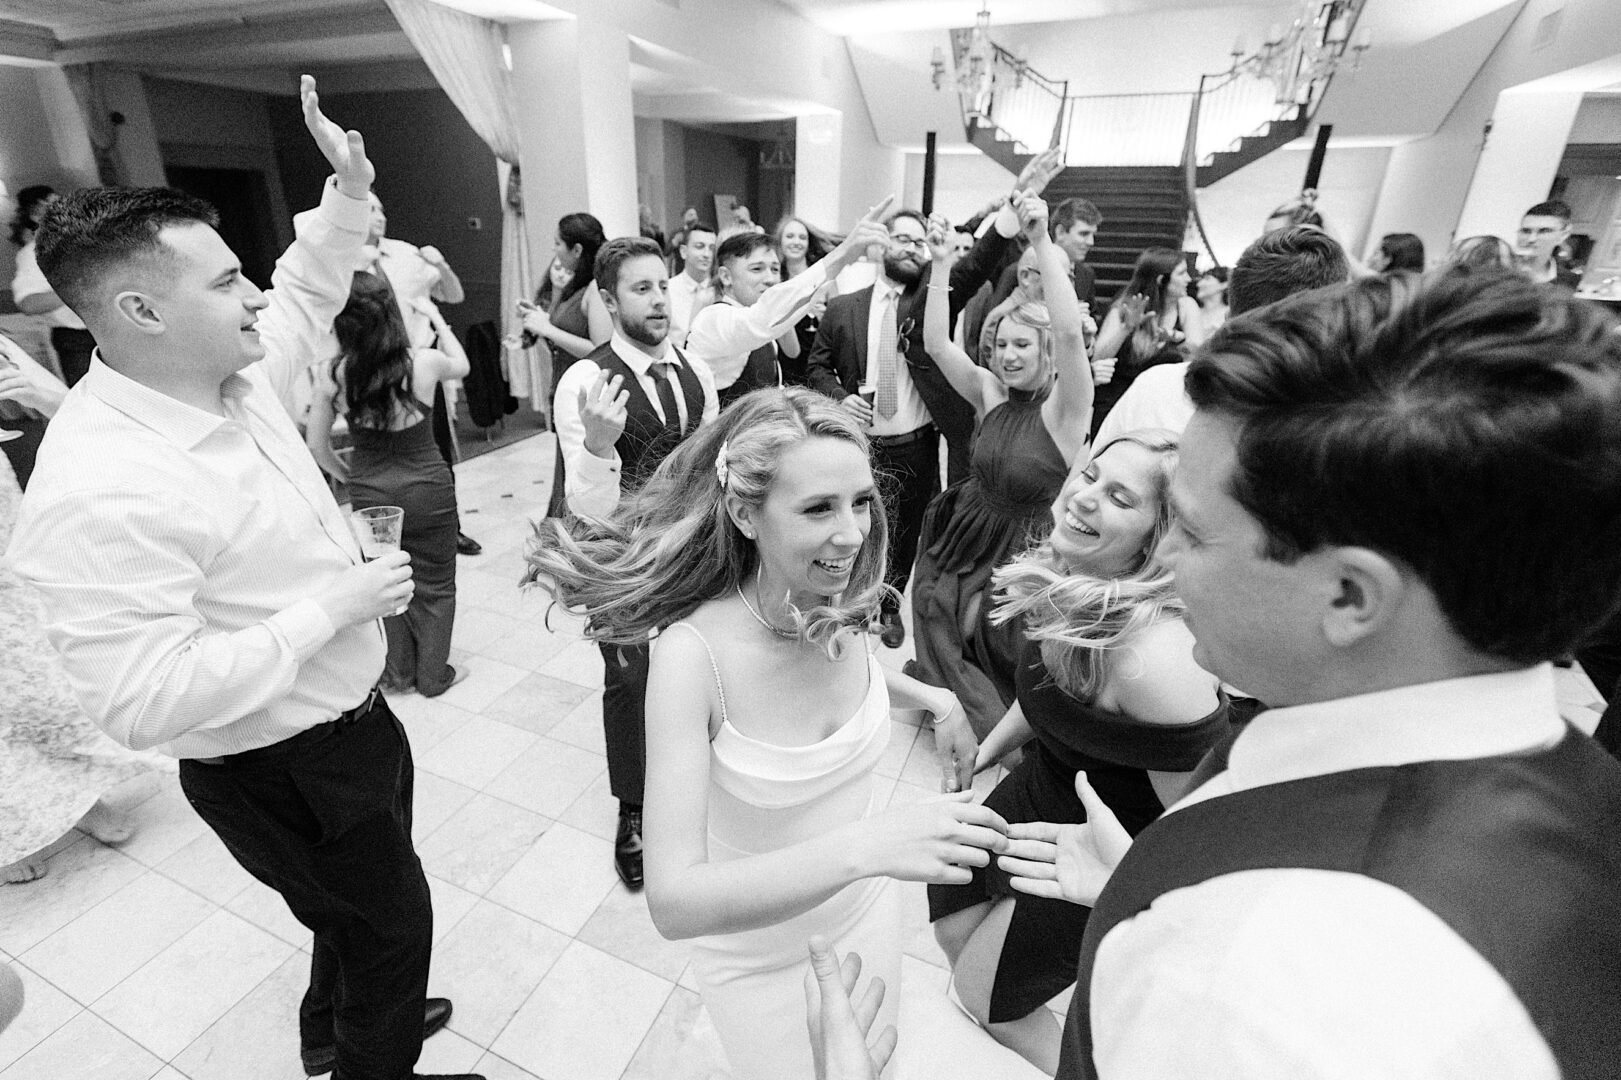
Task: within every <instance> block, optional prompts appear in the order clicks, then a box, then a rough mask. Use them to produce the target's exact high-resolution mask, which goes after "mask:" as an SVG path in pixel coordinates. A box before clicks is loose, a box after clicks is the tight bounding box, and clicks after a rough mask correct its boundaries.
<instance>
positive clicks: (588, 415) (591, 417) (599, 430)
mask: <svg viewBox="0 0 1621 1080" xmlns="http://www.w3.org/2000/svg"><path fill="white" fill-rule="evenodd" d="M526 325H527V323H526ZM624 382H625V380H624V379H623V378H621V377H620V376H618V375H615V376H614V377H613V378H612V379H610V378H608V373H607V372H606V371H599V372H597V377H596V379H595V380H594V381H593V382H592V383H591V385H590V387H588V388H584V387H583V388H581V390H580V422H581V423H583V424H584V425H585V449H586V451H587V452H588V453H589V454H591V455H592V456H593V457H599V458H606V457H610V456H612V454H613V448H614V444H615V443H617V442H618V441H619V436H621V435H623V434H624V433H625V419H626V417H627V416H628V415H629V413H628V411H627V409H626V406H627V405H628V404H629V402H630V391H629V390H625V389H623V386H624Z"/></svg>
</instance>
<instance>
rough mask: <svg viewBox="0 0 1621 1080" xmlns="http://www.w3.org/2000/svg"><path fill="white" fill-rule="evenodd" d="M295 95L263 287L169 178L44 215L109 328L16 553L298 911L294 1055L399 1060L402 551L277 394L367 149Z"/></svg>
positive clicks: (424, 937)
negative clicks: (367, 543)
mask: <svg viewBox="0 0 1621 1080" xmlns="http://www.w3.org/2000/svg"><path fill="white" fill-rule="evenodd" d="M301 91H302V92H301V96H302V99H303V108H304V119H305V123H306V125H307V126H308V128H309V130H310V132H311V134H312V135H313V136H314V137H315V140H316V142H317V144H318V145H319V146H320V148H321V150H322V152H323V153H324V154H325V156H326V158H327V160H328V161H329V162H331V164H332V167H333V171H334V172H335V174H336V176H335V178H334V182H333V183H331V184H329V185H328V186H327V188H326V190H325V193H324V194H323V196H322V200H321V206H320V209H318V210H316V211H312V212H309V213H305V214H300V215H299V216H298V218H297V219H296V220H295V222H294V226H295V234H296V240H295V242H294V244H293V246H292V247H291V248H289V249H288V251H287V252H286V254H284V255H283V256H282V258H281V259H280V260H279V261H278V262H277V265H276V270H275V274H274V277H273V279H272V285H273V289H272V292H271V293H270V294H268V295H267V294H265V293H262V292H260V291H259V289H258V288H257V287H255V286H254V285H253V284H252V283H251V282H250V281H248V280H247V279H246V278H244V277H243V276H242V272H241V265H240V263H239V261H238V260H237V258H236V257H235V256H234V255H233V254H232V253H231V250H230V249H229V248H228V247H227V246H226V245H225V243H224V241H222V240H221V239H220V237H219V234H218V233H217V232H215V231H214V228H213V225H214V223H215V221H216V220H217V218H216V217H215V215H214V211H213V209H212V208H211V207H209V206H208V205H207V204H206V203H202V202H199V201H198V200H196V199H193V198H191V197H189V196H186V195H183V194H181V193H180V192H176V191H171V190H168V189H163V188H140V189H130V188H99V189H92V190H87V191H82V192H77V193H75V194H73V195H71V196H69V197H68V198H67V199H64V200H63V201H62V202H61V203H59V204H58V205H56V206H55V207H53V208H52V209H51V211H50V212H49V213H48V214H47V216H46V218H45V221H44V224H43V228H42V230H41V234H40V238H39V261H40V266H41V269H42V270H43V271H44V273H45V275H46V277H47V278H48V279H49V280H50V283H51V285H52V287H53V288H54V289H55V290H56V292H57V293H58V294H59V295H60V296H61V297H62V298H63V300H65V301H66V302H67V303H68V304H69V305H71V306H72V307H73V309H74V310H75V311H76V312H77V313H78V314H79V315H80V316H81V317H83V318H84V320H85V322H86V324H87V325H89V326H90V327H91V329H92V332H93V333H94V334H95V336H96V340H97V342H98V343H99V344H100V349H99V351H98V354H97V357H96V358H95V359H94V360H93V361H92V363H91V365H90V371H89V373H88V374H87V375H86V376H85V377H84V379H82V380H81V381H80V382H79V384H78V386H76V387H75V388H74V390H73V391H72V392H71V393H69V394H68V396H67V398H66V399H65V401H64V402H63V404H62V407H61V409H60V410H59V411H58V412H57V415H56V417H55V419H54V420H53V421H52V423H51V426H50V428H49V429H48V431H47V433H46V436H45V440H44V443H43V444H42V446H41V450H40V455H39V465H38V468H37V470H36V472H35V477H34V482H33V484H32V485H30V488H29V491H28V493H27V495H26V496H25V498H24V500H23V502H22V506H21V509H20V512H19V515H18V521H17V527H16V531H15V534H14V536H13V540H12V544H11V548H10V551H9V555H10V557H11V559H12V560H13V565H14V566H15V568H16V570H17V573H18V574H19V575H20V576H21V577H23V578H24V579H26V580H28V581H29V582H31V583H32V584H33V585H34V586H36V587H37V588H38V589H39V591H40V593H41V595H42V597H43V600H44V604H45V613H46V617H45V626H46V631H47V633H48V634H49V636H50V639H51V642H52V644H53V645H54V646H55V647H56V648H57V650H58V651H59V652H60V653H61V655H62V660H63V664H64V666H65V668H66V671H67V674H68V677H69V679H70V681H71V683H72V685H73V688H74V691H75V693H76V695H77V696H78V698H79V701H80V703H81V704H82V705H83V707H84V710H85V712H86V713H87V714H88V715H89V716H90V717H91V718H92V719H93V720H94V721H96V723H97V724H98V725H99V726H101V727H102V728H103V729H104V730H105V731H106V732H107V733H108V734H109V735H111V736H112V737H113V738H115V739H117V740H118V741H119V742H121V743H123V744H124V745H126V746H130V747H134V748H137V749H145V748H157V749H160V750H162V751H164V752H166V753H169V754H172V755H174V756H175V757H178V758H180V759H181V760H180V782H181V787H182V789H183V790H184V791H185V793H186V797H187V799H188V800H189V801H190V802H191V804H192V806H193V807H194V808H195V809H196V810H197V812H198V814H199V815H200V816H201V817H202V818H203V820H204V821H206V822H207V823H208V824H209V826H210V827H211V828H213V829H214V831H215V832H216V833H217V834H218V835H219V837H220V839H221V840H222V841H223V842H224V843H225V846H226V847H227V848H228V849H229V850H230V852H231V854H232V855H233V856H234V857H235V858H236V859H237V861H238V862H240V863H241V864H242V866H243V867H244V868H245V869H247V870H248V871H249V872H250V873H252V874H253V875H254V876H255V877H256V878H258V879H259V880H260V881H263V882H264V883H265V884H267V885H269V886H271V887H272V888H274V889H275V890H277V891H278V892H279V893H280V894H281V895H282V897H283V899H285V900H286V902H287V904H288V906H289V908H290V909H291V910H292V912H293V914H294V915H295V916H297V917H298V919H299V921H300V922H302V923H304V925H306V926H308V927H309V928H310V929H311V930H312V931H313V932H314V935H315V937H314V945H313V951H312V956H311V964H310V986H309V990H308V992H307V993H306V995H305V998H304V1001H303V1004H302V1006H301V1008H300V1014H299V1027H300V1037H301V1044H302V1046H301V1049H302V1057H303V1064H304V1068H305V1070H306V1072H308V1073H309V1074H310V1075H316V1074H318V1073H322V1072H329V1071H334V1070H335V1071H336V1075H337V1076H338V1077H339V1078H340V1080H406V1078H409V1077H411V1076H412V1075H413V1067H414V1065H415V1063H416V1060H417V1057H418V1055H419V1054H420V1052H421V1048H422V1039H423V1037H424V1035H425V1033H431V1032H432V1031H434V1030H437V1029H438V1028H439V1027H440V1026H442V1025H443V1024H444V1022H445V1020H446V1019H447V1018H448V1016H449V1012H450V1004H449V1002H448V1001H445V1000H443V999H434V1000H429V999H427V998H426V992H427V983H428V963H429V953H430V950H431V947H432V930H433V916H432V909H431V904H430V899H429V895H428V886H427V880H426V878H425V877H424V876H423V873H422V866H421V863H420V862H419V861H418V860H417V856H416V852H415V850H414V849H413V847H412V843H411V802H412V799H411V795H412V788H411V785H412V775H413V771H412V765H411V752H410V746H409V744H408V743H407V742H406V738H405V731H404V728H402V727H401V726H400V724H399V721H398V720H396V719H395V718H394V715H393V714H392V713H391V712H390V711H389V709H388V706H387V704H386V703H385V702H384V701H383V700H382V698H381V696H380V695H379V694H377V692H376V690H375V686H376V681H377V677H378V675H379V674H380V673H381V671H382V666H383V656H384V648H385V647H384V639H383V630H382V624H381V622H380V618H381V616H383V615H385V614H387V613H389V612H391V611H394V610H396V609H397V608H399V607H401V606H403V605H404V604H405V603H406V602H407V601H408V600H409V598H410V596H411V590H412V586H411V571H410V567H409V565H408V564H409V561H410V560H409V556H407V555H405V554H403V553H401V552H394V553H390V554H384V555H381V556H379V557H377V558H376V559H374V560H373V561H371V562H369V563H368V562H366V561H365V559H364V558H363V557H362V553H361V550H360V547H359V546H358V544H357V543H356V540H355V538H354V535H353V533H352V532H351V531H350V527H349V523H348V521H347V520H346V518H345V517H344V515H343V513H342V511H341V510H340V509H339V508H338V505H337V503H336V502H335V501H334V500H333V498H332V495H331V492H330V491H329V490H328V488H327V485H326V483H325V482H324V480H323V479H322V477H321V474H320V472H319V470H318V469H317V468H316V466H315V463H314V461H313V460H312V459H311V458H310V456H309V454H308V452H307V451H306V450H305V448H304V444H303V440H302V439H301V438H300V436H299V433H298V430H297V428H296V427H295V426H294V424H293V421H292V418H291V417H290V416H289V415H288V412H287V402H288V401H289V397H290V391H291V388H292V385H293V383H294V381H295V379H296V377H297V375H298V373H300V372H301V371H303V370H304V369H305V368H306V367H307V366H308V365H309V363H310V362H311V361H312V360H313V359H315V350H316V349H317V348H318V346H319V344H320V342H321V341H322V340H323V339H324V338H325V336H326V334H327V332H328V331H329V330H330V328H331V323H332V320H333V318H334V316H335V315H336V314H337V313H338V312H339V311H340V310H341V309H342V307H343V305H344V303H345V302H346V301H347V299H348V296H349V282H350V278H351V276H352V274H353V269H354V267H355V266H356V264H357V261H358V258H359V254H360V247H361V243H362V241H363V240H364V239H365V229H366V193H367V190H368V189H369V187H370V184H371V180H372V176H373V170H372V166H371V163H370V162H369V161H368V160H367V158H366V154H365V148H364V146H363V144H362V142H361V138H360V135H359V134H358V133H356V132H352V131H351V132H348V133H347V134H346V133H345V132H343V131H342V130H341V129H339V128H338V127H337V126H336V125H335V124H333V123H332V122H331V121H329V120H327V119H326V117H325V116H323V115H322V114H321V111H320V106H319V103H318V101H317V99H316V95H315V83H314V80H313V79H310V78H309V77H307V76H306V77H305V79H304V83H303V86H302V88H301ZM153 1007H154V1008H162V1004H161V1003H158V1002H155V1003H154V1004H153Z"/></svg>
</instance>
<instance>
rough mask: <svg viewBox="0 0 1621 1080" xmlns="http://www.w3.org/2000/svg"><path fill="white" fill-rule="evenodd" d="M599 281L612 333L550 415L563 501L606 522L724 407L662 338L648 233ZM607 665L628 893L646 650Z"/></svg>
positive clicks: (638, 822) (613, 248) (613, 251)
mask: <svg viewBox="0 0 1621 1080" xmlns="http://www.w3.org/2000/svg"><path fill="white" fill-rule="evenodd" d="M595 276H596V283H597V288H598V289H600V290H601V293H602V300H603V303H604V304H605V305H606V306H607V308H608V314H609V315H610V316H611V317H612V319H613V327H614V331H613V337H611V338H609V339H608V342H607V344H605V345H603V346H601V347H600V348H598V349H596V350H595V351H594V352H592V353H590V354H589V355H587V356H586V357H585V359H584V360H583V361H581V362H580V363H577V364H573V365H571V366H570V367H569V369H568V370H567V371H565V372H564V373H563V377H562V378H561V379H560V380H559V381H558V384H557V394H556V397H555V398H554V405H553V410H554V411H553V417H552V419H553V423H555V424H556V427H557V452H558V453H559V454H561V455H562V456H563V476H564V485H565V488H564V491H565V495H566V497H567V500H568V508H569V510H570V512H572V513H574V514H578V515H580V516H581V517H598V518H600V517H607V516H608V514H610V513H612V512H613V508H614V507H615V506H617V505H618V503H619V498H620V496H621V495H623V494H625V493H626V492H629V491H634V490H635V489H636V488H638V487H640V486H641V485H642V484H643V483H644V482H645V481H646V480H647V478H648V477H649V476H651V475H652V474H653V470H655V469H657V468H658V465H659V462H661V461H663V460H664V459H665V458H666V457H668V456H669V455H670V454H671V452H672V451H674V450H675V448H676V447H677V446H679V445H680V444H681V440H682V439H684V438H686V437H687V436H688V435H691V434H692V433H693V432H694V431H696V430H698V427H699V425H701V424H707V423H709V422H710V421H712V420H714V419H715V416H716V415H717V414H718V413H719V412H720V403H719V400H718V398H717V397H716V394H715V381H714V377H713V376H712V375H711V374H710V371H709V368H708V367H707V366H706V365H704V364H703V363H701V362H696V361H690V360H689V358H687V357H684V356H683V355H682V354H681V352H680V351H679V350H678V349H676V348H675V346H673V345H671V344H670V342H669V341H668V340H667V339H668V336H669V332H670V302H669V283H670V271H669V268H668V267H666V266H665V264H664V257H663V252H662V251H660V249H659V246H658V245H657V244H656V243H654V242H653V241H651V240H649V239H647V238H646V237H642V236H627V237H620V238H618V239H615V240H610V241H608V242H607V243H606V244H604V245H602V249H601V250H600V251H598V252H597V261H596V264H595ZM602 660H603V664H604V684H603V692H602V730H603V735H604V738H605V740H606V743H607V752H608V786H609V788H610V789H611V790H612V792H613V795H614V798H616V799H618V800H619V826H618V830H617V833H616V838H615V843H614V869H615V870H617V871H618V873H619V877H620V879H621V880H622V881H624V883H625V887H626V888H629V889H639V888H641V887H642V789H643V786H644V780H645V774H646V768H647V745H646V736H645V718H644V715H643V707H644V705H645V704H646V698H647V660H648V650H647V646H646V645H636V646H628V645H626V646H620V645H603V646H602Z"/></svg>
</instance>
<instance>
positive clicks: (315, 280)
mask: <svg viewBox="0 0 1621 1080" xmlns="http://www.w3.org/2000/svg"><path fill="white" fill-rule="evenodd" d="M299 96H300V98H301V100H302V104H303V110H304V126H305V128H306V129H308V131H309V133H310V137H311V138H312V139H314V140H315V144H316V146H317V147H319V148H320V150H321V154H322V156H324V157H325V158H326V160H327V162H328V163H329V164H330V165H331V166H332V173H333V180H334V183H333V186H332V187H331V188H329V189H327V190H326V191H325V192H324V193H323V195H322V197H321V206H320V209H318V210H313V211H306V212H304V213H302V214H299V215H298V216H297V217H295V218H294V219H293V231H294V240H293V245H292V246H291V247H290V248H288V249H287V251H286V252H285V253H283V255H282V257H281V258H280V259H278V260H277V261H276V269H275V271H274V272H273V273H272V275H271V279H270V285H271V287H270V292H269V299H270V306H269V307H267V308H266V309H265V310H264V312H263V313H262V314H261V315H260V316H259V333H260V337H261V340H262V341H263V342H264V347H265V358H264V359H263V360H261V361H260V362H259V364H258V365H257V367H258V370H259V371H260V372H262V373H263V374H264V375H265V376H266V377H267V378H268V379H269V380H270V384H271V386H272V387H273V388H274V389H275V392H276V395H277V396H278V397H279V398H280V399H281V401H282V403H283V405H284V406H287V405H289V403H290V402H291V400H292V390H293V385H294V383H295V381H296V379H297V378H298V377H299V376H300V375H301V374H302V372H303V371H304V369H305V368H306V367H308V366H309V365H310V364H311V363H313V362H314V361H315V360H316V358H317V355H316V354H317V351H318V349H319V347H320V345H321V343H322V342H323V341H324V340H325V339H326V335H327V333H328V332H329V331H330V330H331V329H332V320H333V319H335V318H336V317H337V315H338V312H340V311H342V310H343V305H344V304H346V303H348V301H349V283H350V281H351V280H352V279H353V278H354V271H355V267H357V266H359V265H360V252H361V247H362V246H363V244H364V242H365V239H366V219H367V214H368V212H369V206H368V203H367V196H368V193H369V192H370V191H371V183H372V180H373V178H374V177H375V176H376V171H375V170H374V169H373V168H372V163H371V161H370V160H369V159H368V158H367V157H366V146H365V142H364V140H362V139H361V137H360V132H358V131H348V132H346V131H344V130H343V129H342V128H340V127H338V125H337V124H334V123H333V122H332V121H331V120H328V119H327V118H326V116H325V114H323V113H322V112H321V103H320V98H319V97H318V95H317V94H316V92H315V80H314V79H313V78H311V77H310V76H308V75H305V76H303V77H302V78H301V79H300V81H299ZM289 411H291V409H290V408H289Z"/></svg>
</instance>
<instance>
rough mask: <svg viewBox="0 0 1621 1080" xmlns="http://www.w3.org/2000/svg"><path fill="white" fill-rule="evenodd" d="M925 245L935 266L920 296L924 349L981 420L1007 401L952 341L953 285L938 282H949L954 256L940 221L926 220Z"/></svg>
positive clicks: (999, 387)
mask: <svg viewBox="0 0 1621 1080" xmlns="http://www.w3.org/2000/svg"><path fill="white" fill-rule="evenodd" d="M928 244H929V255H930V257H931V258H932V259H933V260H934V263H933V272H932V273H931V274H930V275H929V282H928V284H927V285H926V286H925V287H924V294H923V304H924V306H923V349H924V351H925V352H927V353H928V354H929V356H930V358H931V359H933V360H934V362H935V363H936V364H937V365H939V367H940V371H941V373H942V374H944V375H945V377H946V381H948V382H949V383H951V388H952V389H953V390H955V391H957V393H958V394H960V395H962V399H963V400H964V401H966V402H968V404H970V405H972V406H973V407H974V414H975V415H976V416H981V417H982V416H984V415H985V414H986V413H988V412H990V411H991V409H993V408H995V407H996V406H997V405H1000V404H1001V403H1002V402H1003V401H1005V400H1007V392H1006V391H1005V390H1003V389H1002V383H1001V380H1000V379H998V378H997V377H996V376H995V375H993V374H991V373H990V372H989V371H986V370H985V369H984V368H982V367H980V366H979V365H978V364H976V363H974V361H973V358H972V357H970V356H969V355H968V354H967V353H965V352H963V351H962V349H960V348H958V346H957V343H956V342H954V341H952V340H951V301H950V296H951V290H952V288H953V286H951V285H944V284H941V282H946V281H950V280H951V266H952V263H954V262H955V261H956V256H955V254H954V252H953V250H952V246H951V233H950V231H949V230H947V229H946V228H945V223H944V222H943V221H941V220H940V219H939V218H931V219H930V221H929V232H928Z"/></svg>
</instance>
